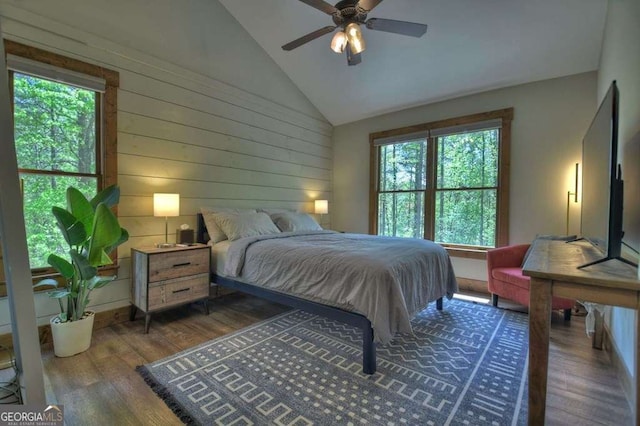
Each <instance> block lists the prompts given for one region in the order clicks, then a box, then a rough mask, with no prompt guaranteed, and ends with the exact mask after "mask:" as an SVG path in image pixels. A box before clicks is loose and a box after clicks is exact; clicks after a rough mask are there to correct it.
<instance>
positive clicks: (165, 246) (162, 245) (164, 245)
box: [156, 243, 176, 248]
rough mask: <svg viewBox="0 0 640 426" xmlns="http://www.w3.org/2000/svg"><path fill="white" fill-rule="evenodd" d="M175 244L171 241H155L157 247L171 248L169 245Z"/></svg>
mask: <svg viewBox="0 0 640 426" xmlns="http://www.w3.org/2000/svg"><path fill="white" fill-rule="evenodd" d="M175 246H176V245H175V244H173V243H157V244H156V247H157V248H171V247H175Z"/></svg>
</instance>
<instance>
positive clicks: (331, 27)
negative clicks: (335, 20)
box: [282, 25, 337, 50]
mask: <svg viewBox="0 0 640 426" xmlns="http://www.w3.org/2000/svg"><path fill="white" fill-rule="evenodd" d="M336 28H337V27H336V26H334V25H328V26H326V27H323V28H320V29H319V30H315V31H314V32H312V33H309V34H307V35H304V36H302V37H300V38H297V39H295V40H293V41H292V42H289V43H287V44H285V45H284V46H282V50H293V49H295V48H296V47H300V46H302V45H303V44H305V43H309V42H310V41H311V40H315V39H317V38H318V37H321V36H323V35H325V34H329V33H330V32H331V31H333V30H335V29H336Z"/></svg>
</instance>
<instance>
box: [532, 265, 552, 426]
mask: <svg viewBox="0 0 640 426" xmlns="http://www.w3.org/2000/svg"><path fill="white" fill-rule="evenodd" d="M550 327H551V281H549V280H543V279H539V278H531V286H530V288H529V425H530V426H531V425H543V424H544V415H545V408H546V403H547V372H548V367H549V329H550Z"/></svg>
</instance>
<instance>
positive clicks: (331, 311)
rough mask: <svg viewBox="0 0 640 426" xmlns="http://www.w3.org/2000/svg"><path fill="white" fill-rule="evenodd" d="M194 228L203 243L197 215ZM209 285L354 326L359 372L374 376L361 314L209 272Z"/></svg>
mask: <svg viewBox="0 0 640 426" xmlns="http://www.w3.org/2000/svg"><path fill="white" fill-rule="evenodd" d="M197 217H198V226H197V230H196V242H198V243H204V244H206V243H207V242H208V241H209V235H208V233H207V232H206V225H205V223H204V218H203V216H202V214H201V213H198V215H197ZM211 282H212V283H214V284H217V285H220V286H222V287H227V288H232V289H235V290H238V291H241V292H243V293H247V294H250V295H252V296H256V297H260V298H262V299H266V300H269V301H272V302H276V303H281V304H283V305H286V306H290V307H292V308H295V309H300V310H303V311H305V312H309V313H311V314H315V315H321V316H323V317H326V318H328V319H331V320H337V321H340V322H343V323H345V324H349V325H351V326H354V327H357V328H359V329H361V330H362V371H363V372H364V373H365V374H374V373H375V372H376V346H375V343H374V342H373V328H371V321H369V320H368V319H367V318H366V317H365V316H364V315H361V314H358V313H355V312H349V311H345V310H344V309H340V308H336V307H333V306H329V305H323V304H321V303H316V302H312V301H310V300H306V299H301V298H299V297H296V296H291V295H288V294H285V293H281V292H277V291H273V290H269V289H267V288H264V287H261V286H258V285H252V284H247V283H244V282H241V281H236V280H233V279H231V278H228V277H222V276H219V275H216V274H215V272H211ZM436 308H437V309H438V310H439V311H441V310H442V298H439V299H438V300H437V301H436Z"/></svg>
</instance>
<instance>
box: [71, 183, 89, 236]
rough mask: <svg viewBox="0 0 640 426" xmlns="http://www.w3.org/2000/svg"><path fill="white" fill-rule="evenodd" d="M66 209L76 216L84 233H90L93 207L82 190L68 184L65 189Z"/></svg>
mask: <svg viewBox="0 0 640 426" xmlns="http://www.w3.org/2000/svg"><path fill="white" fill-rule="evenodd" d="M67 209H68V210H69V211H70V212H71V214H72V215H74V216H75V217H76V219H78V220H79V221H80V222H82V225H84V229H85V231H86V235H89V234H90V233H91V225H92V224H93V212H94V208H93V206H92V205H91V203H90V202H89V200H87V197H85V196H84V194H83V193H82V192H80V191H79V190H77V189H76V188H74V187H72V186H70V187H69V188H68V189H67Z"/></svg>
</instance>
